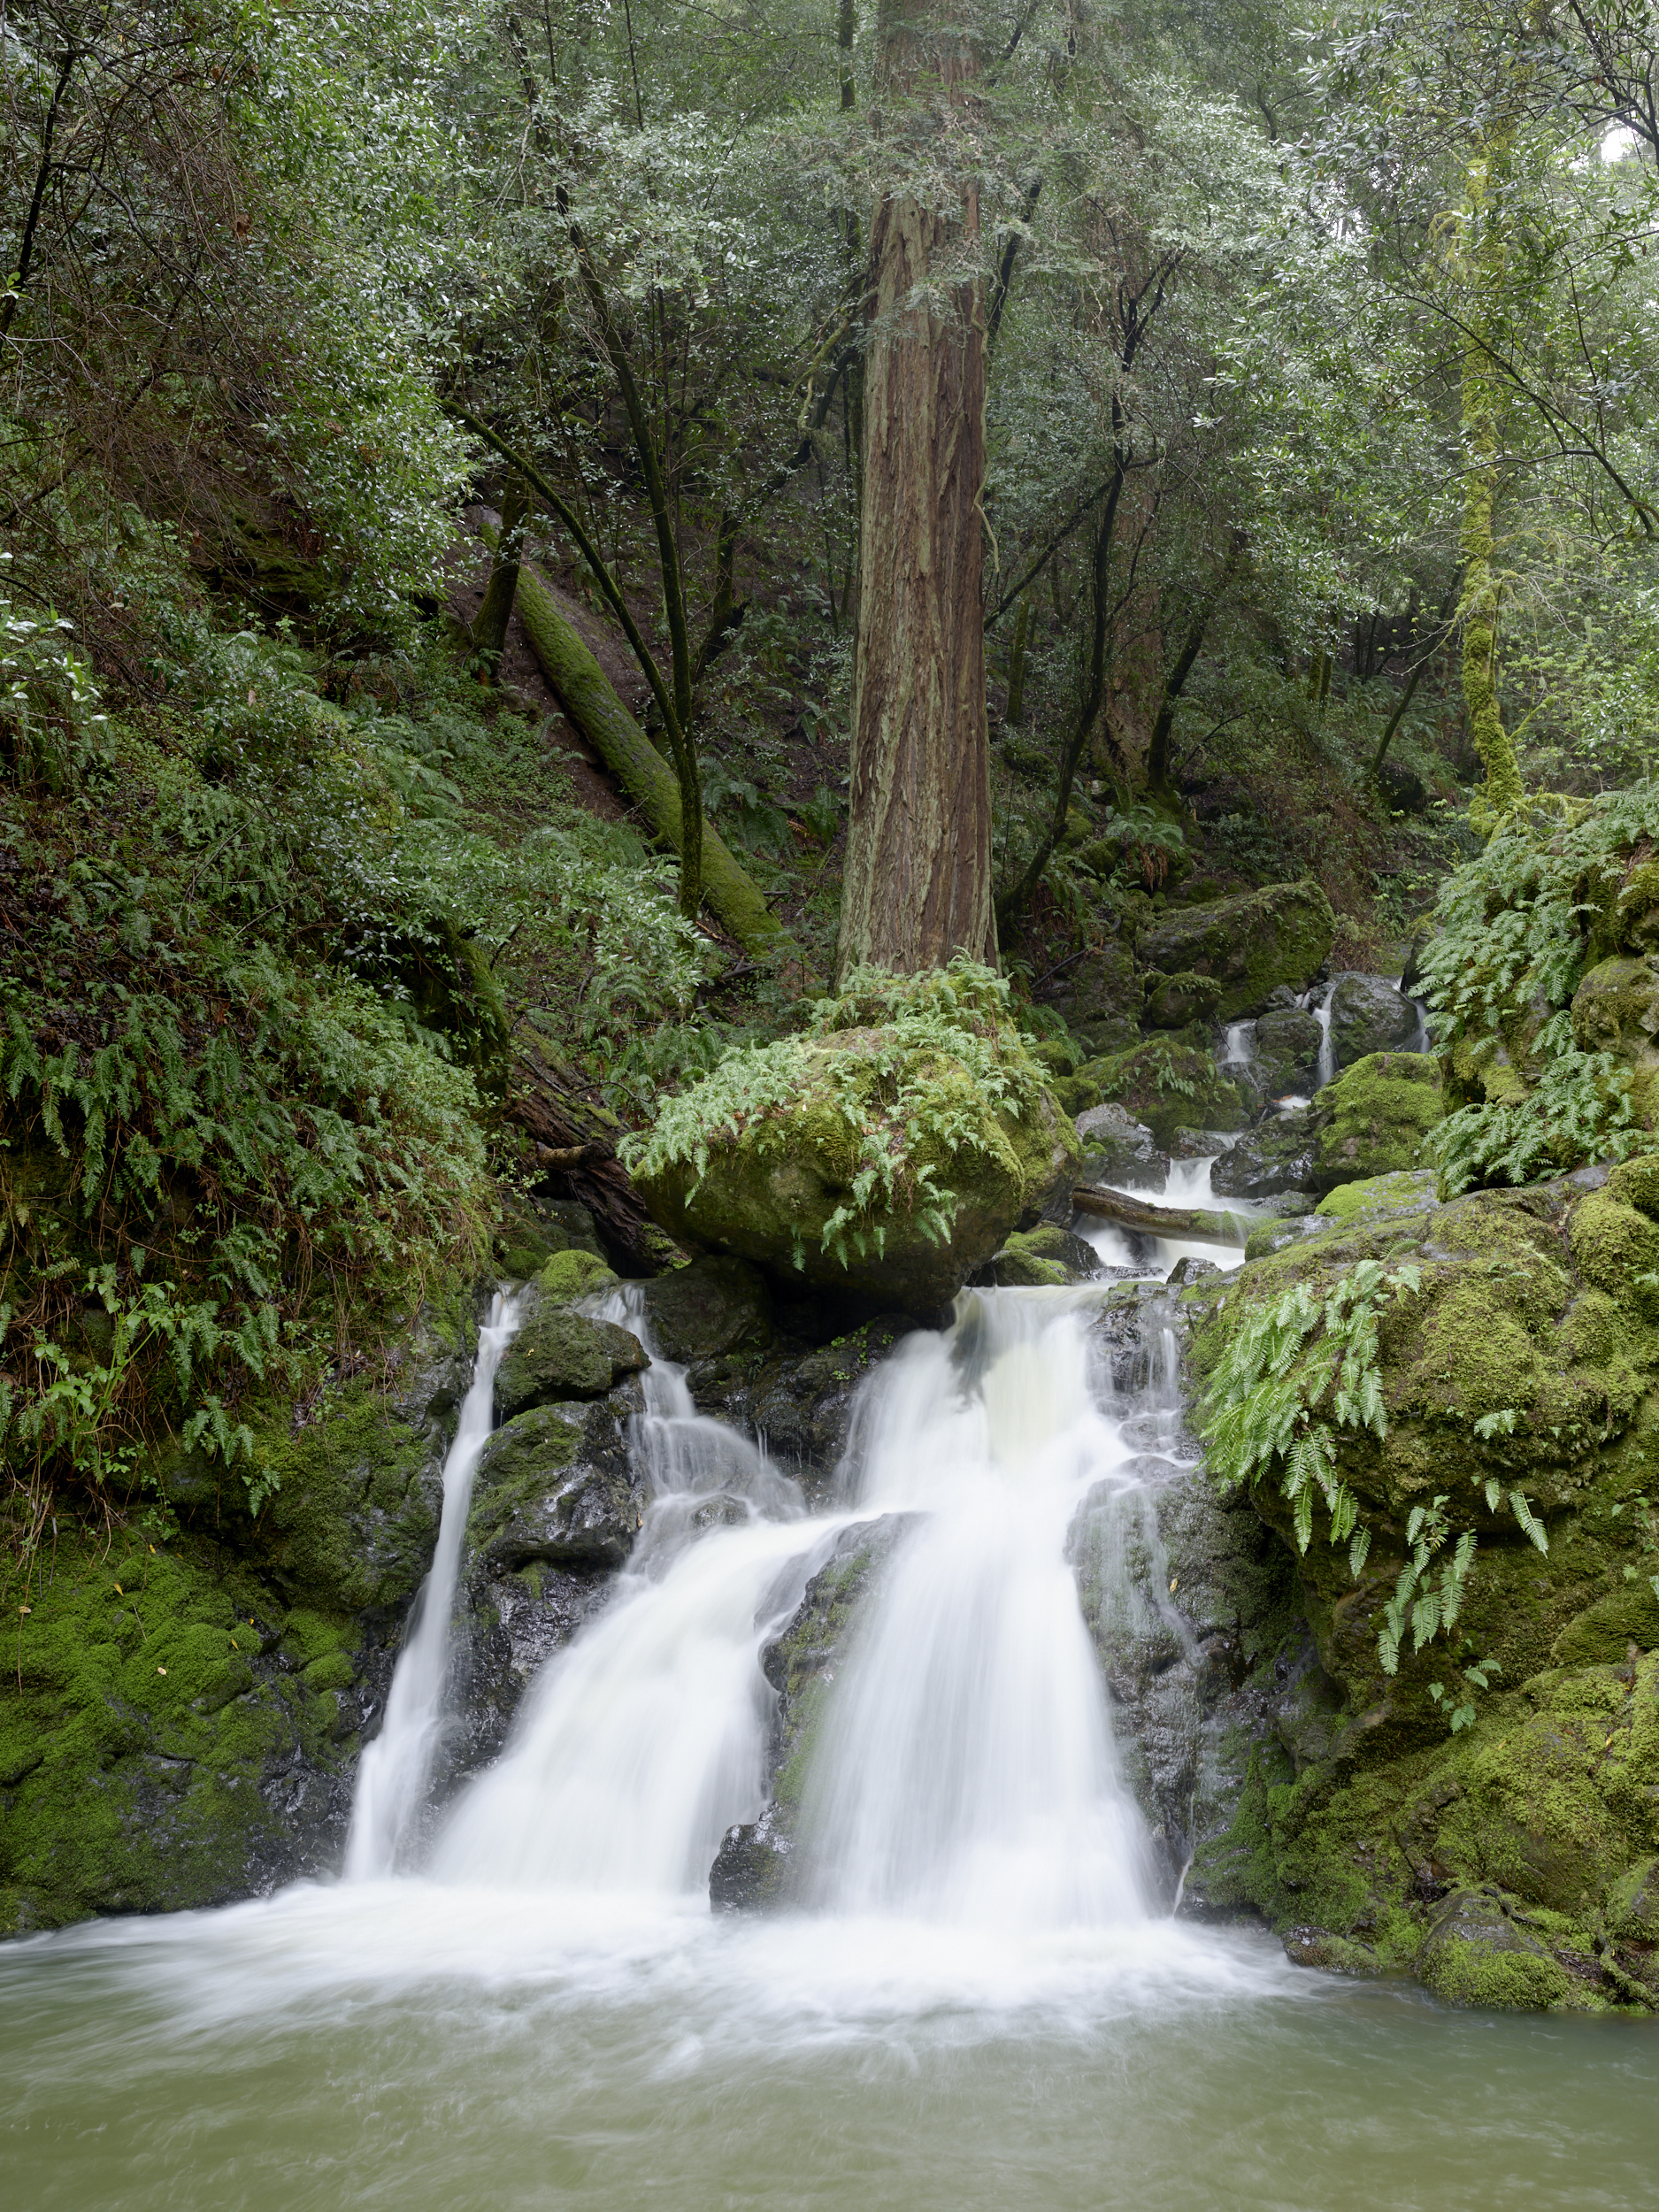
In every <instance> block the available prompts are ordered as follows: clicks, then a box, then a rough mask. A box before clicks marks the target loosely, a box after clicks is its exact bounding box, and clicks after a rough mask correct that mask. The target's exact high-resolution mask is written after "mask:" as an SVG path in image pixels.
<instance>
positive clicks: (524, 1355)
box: [495, 1284, 650, 1420]
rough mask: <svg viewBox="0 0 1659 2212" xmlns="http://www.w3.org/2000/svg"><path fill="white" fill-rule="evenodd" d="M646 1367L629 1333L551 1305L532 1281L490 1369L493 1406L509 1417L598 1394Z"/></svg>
mask: <svg viewBox="0 0 1659 2212" xmlns="http://www.w3.org/2000/svg"><path fill="white" fill-rule="evenodd" d="M649 1365H650V1362H649V1359H648V1358H647V1357H646V1355H645V1350H644V1348H643V1347H642V1346H641V1342H640V1340H639V1339H638V1337H636V1336H634V1334H633V1333H631V1332H630V1331H628V1330H626V1329H623V1328H618V1326H617V1325H616V1323H615V1322H613V1321H595V1320H592V1319H590V1318H589V1317H588V1315H586V1314H581V1313H576V1312H574V1311H572V1309H571V1308H570V1307H569V1306H565V1305H556V1304H555V1303H554V1302H553V1301H552V1300H551V1299H550V1298H549V1297H548V1296H547V1295H546V1294H545V1293H543V1292H542V1290H541V1286H540V1285H539V1284H533V1285H532V1286H530V1288H529V1289H528V1290H527V1291H526V1293H525V1296H524V1304H523V1308H522V1310H521V1314H520V1318H519V1322H518V1331H517V1333H515V1335H514V1336H513V1339H512V1340H511V1343H510V1344H509V1345H508V1347H507V1348H506V1350H505V1351H504V1352H503V1354H502V1357H501V1365H500V1366H499V1367H498V1368H497V1369H496V1371H495V1405H496V1409H497V1411H498V1412H499V1413H500V1415H501V1417H502V1418H503V1420H510V1419H511V1417H512V1416H513V1415H514V1414H515V1413H522V1412H523V1411H524V1410H525V1409H526V1407H527V1406H544V1405H553V1404H556V1403H557V1402H558V1401H559V1400H561V1399H565V1398H603V1396H604V1394H605V1393H606V1392H607V1391H609V1390H611V1389H613V1388H614V1387H615V1386H616V1385H617V1384H618V1383H619V1382H620V1381H621V1380H622V1379H623V1378H624V1376H626V1375H637V1374H638V1373H639V1372H640V1371H641V1369H642V1368H645V1367H649Z"/></svg>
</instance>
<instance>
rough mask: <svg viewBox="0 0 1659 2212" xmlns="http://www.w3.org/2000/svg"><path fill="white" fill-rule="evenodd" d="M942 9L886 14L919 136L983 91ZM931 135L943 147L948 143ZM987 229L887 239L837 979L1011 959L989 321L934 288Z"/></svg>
mask: <svg viewBox="0 0 1659 2212" xmlns="http://www.w3.org/2000/svg"><path fill="white" fill-rule="evenodd" d="M948 21H949V12H948V10H947V9H946V8H945V7H944V6H943V5H942V4H941V0H882V8H881V16H880V35H881V61H882V71H883V77H884V81H885V83H886V86H887V89H888V90H889V92H891V93H892V94H893V95H895V98H902V99H903V100H905V101H906V102H907V107H906V110H905V116H904V119H905V121H906V122H907V123H908V122H910V121H915V120H918V119H920V118H921V117H922V116H923V115H924V114H925V112H926V108H927V106H928V105H929V104H933V108H934V111H935V113H936V112H937V104H939V103H942V102H955V101H960V100H962V99H964V97H965V96H966V93H965V89H964V88H966V87H967V86H968V85H969V84H970V83H971V81H972V79H973V77H974V76H975V75H976V74H977V73H978V58H977V56H976V53H975V51H974V48H973V45H972V42H971V41H970V40H969V39H967V38H965V37H964V35H962V34H961V33H960V32H959V31H956V30H952V29H949V28H943V29H937V28H935V27H934V26H936V25H938V24H940V23H941V22H943V23H948ZM942 136H943V134H942V133H937V134H934V142H937V140H938V139H939V138H942ZM978 228H979V203H978V196H977V194H976V193H975V192H974V191H973V190H972V189H969V190H967V191H966V192H964V196H963V199H962V203H961V206H960V211H959V213H953V214H951V215H949V216H946V215H941V214H940V213H937V212H935V211H933V209H931V208H929V207H926V206H924V205H923V204H921V203H920V202H919V201H918V200H915V199H912V198H910V197H909V196H906V195H904V194H902V193H895V194H892V195H890V196H887V198H885V199H884V200H882V202H881V203H880V204H879V206H878V208H877V210H876V212H875V219H874V222H873V225H872V234H871V249H870V265H871V272H872V282H871V289H870V296H869V298H868V300H867V302H866V308H865V313H866V318H867V323H868V345H867V349H866V352H865V357H864V385H863V395H862V398H863V417H864V451H863V488H862V500H861V507H860V517H859V554H858V557H859V575H860V585H859V594H858V620H857V629H856V644H855V650H854V662H853V757H852V790H851V804H850V810H849V829H848V839H847V863H846V868H845V871H844V874H843V879H842V888H841V947H840V968H841V973H842V975H843V976H844V975H845V974H846V972H848V970H849V969H850V968H851V967H853V966H855V965H856V964H857V963H859V962H861V961H869V962H872V963H873V964H876V965H878V966H879V967H884V968H887V969H891V970H893V971H894V972H896V973H899V974H910V973H913V972H916V971H918V970H919V969H924V968H932V967H939V966H941V965H942V964H944V963H945V962H946V961H948V960H949V958H950V956H951V955H952V954H953V953H957V952H965V953H969V954H971V955H972V956H973V957H974V958H975V959H979V960H991V959H994V958H995V942H996V941H995V924H994V920H993V916H992V908H991V794H990V754H989V741H988V736H987V728H986V715H985V634H984V623H983V615H982V611H981V604H980V580H981V572H982V569H983V565H984V564H983V554H982V549H981V542H980V514H979V497H980V493H981V490H982V488H983V486H984V480H985V315H984V301H983V296H982V291H981V287H980V285H979V282H978V281H977V280H971V279H969V280H962V281H958V282H956V283H954V284H952V285H951V287H950V290H949V296H947V297H946V298H944V299H942V300H941V298H939V296H937V292H936V290H933V289H932V288H933V287H936V285H937V283H938V281H939V279H938V277H937V275H936V270H937V269H938V268H939V266H940V265H941V264H943V263H945V262H946V261H947V258H948V257H951V256H953V255H955V254H957V253H959V252H960V250H961V249H962V248H963V247H964V245H965V246H967V247H968V248H969V249H970V250H972V244H973V242H974V240H975V239H976V237H977V234H978Z"/></svg>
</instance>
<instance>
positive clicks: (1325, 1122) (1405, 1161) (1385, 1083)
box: [1316, 1052, 1446, 1187]
mask: <svg viewBox="0 0 1659 2212" xmlns="http://www.w3.org/2000/svg"><path fill="white" fill-rule="evenodd" d="M1319 1107H1320V1118H1321V1126H1320V1129H1319V1133H1318V1137H1317V1166H1316V1175H1317V1180H1318V1181H1319V1183H1320V1184H1321V1185H1322V1186H1325V1187H1329V1186H1331V1185H1333V1184H1337V1183H1348V1182H1363V1181H1370V1180H1372V1179H1375V1178H1377V1177H1379V1176H1385V1175H1397V1174H1401V1173H1404V1172H1406V1171H1409V1170H1410V1169H1412V1168H1415V1167H1416V1166H1417V1164H1418V1158H1419V1156H1420V1154H1421V1152H1422V1148H1423V1140H1424V1139H1425V1137H1426V1136H1427V1135H1428V1133H1429V1132H1430V1131H1431V1130H1432V1129H1433V1128H1435V1127H1437V1126H1438V1125H1439V1124H1440V1122H1441V1121H1443V1120H1444V1119H1445V1118H1446V1106H1445V1102H1444V1100H1443V1098H1442V1097H1441V1094H1440V1069H1439V1067H1438V1066H1437V1064H1436V1063H1435V1062H1434V1061H1433V1060H1432V1059H1430V1058H1429V1057H1428V1056H1426V1055H1425V1054H1424V1053H1420V1052H1371V1053H1368V1054H1367V1055H1366V1056H1365V1057H1364V1058H1363V1060H1356V1061H1355V1063H1354V1064H1353V1066H1352V1067H1350V1068H1344V1069H1343V1071H1342V1072H1341V1074H1340V1075H1339V1076H1338V1077H1337V1079H1336V1080H1335V1081H1334V1082H1333V1083H1327V1084H1326V1086H1325V1089H1324V1090H1323V1091H1322V1092H1321V1093H1320V1094H1319Z"/></svg>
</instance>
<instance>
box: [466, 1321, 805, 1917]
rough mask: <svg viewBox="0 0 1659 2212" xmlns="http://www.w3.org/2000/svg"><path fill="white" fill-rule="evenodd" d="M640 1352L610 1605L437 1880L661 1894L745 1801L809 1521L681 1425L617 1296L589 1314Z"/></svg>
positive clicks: (547, 1693) (681, 1394) (563, 1656)
mask: <svg viewBox="0 0 1659 2212" xmlns="http://www.w3.org/2000/svg"><path fill="white" fill-rule="evenodd" d="M604 1312H605V1315H606V1317H607V1318H609V1319H612V1320H615V1321H618V1322H620V1323H622V1324H623V1325H625V1326H626V1327H627V1328H630V1329H632V1330H633V1331H634V1333H636V1334H637V1335H638V1336H639V1337H640V1338H641V1341H642V1342H643V1343H645V1345H646V1348H647V1349H648V1350H651V1351H652V1362H651V1365H650V1366H649V1368H648V1369H647V1371H646V1374H645V1379H644V1390H645V1410H644V1412H643V1413H642V1414H641V1415H640V1416H639V1417H637V1419H636V1421H635V1423H634V1435H633V1438H632V1443H633V1448H634V1454H635V1457H636V1461H638V1462H639V1463H642V1466H643V1470H644V1471H645V1474H646V1479H647V1486H648V1488H649V1493H650V1501H649V1505H648V1507H647V1510H646V1514H645V1522H644V1526H643V1528H642V1529H641V1533H640V1537H639V1540H638V1541H637V1542H636V1544H635V1546H634V1554H633V1556H632V1558H631V1560H630V1562H629V1564H628V1567H627V1570H626V1572H625V1573H624V1574H623V1575H622V1576H621V1577H620V1578H619V1580H618V1586H617V1588H616V1589H615V1591H614V1592H613V1594H612V1595H611V1600H610V1602H609V1603H608V1604H607V1605H606V1606H605V1607H604V1609H603V1611H602V1612H601V1613H600V1614H599V1615H598V1617H596V1618H595V1620H594V1621H593V1622H592V1623H591V1624H588V1627H587V1628H586V1629H585V1630H584V1632H583V1633H582V1634H581V1635H580V1636H579V1637H578V1638H577V1640H575V1642H574V1643H573V1644H572V1645H571V1646H570V1647H568V1648H567V1649H566V1650H565V1651H563V1652H561V1653H559V1654H557V1655H556V1656H555V1657H554V1658H553V1659H552V1660H551V1661H550V1662H549V1664H548V1666H547V1667H546V1668H545V1669H544V1670H543V1671H542V1673H541V1676H540V1677H539V1678H538V1679H537V1681H536V1682H535V1684H534V1686H533V1688H532V1690H531V1692H530V1694H529V1698H528V1700H527V1702H526V1709H525V1711H524V1713H523V1714H522V1716H521V1717H520V1719H519V1722H518V1726H517V1728H516V1730H515V1732H514V1735H513V1740H512V1741H511V1744H510V1746H509V1747H508V1749H507V1751H506V1752H505V1754H504V1755H503V1757H502V1759H501V1760H500V1761H499V1762H498V1763H497V1764H496V1765H495V1766H494V1767H493V1768H491V1769H490V1770H488V1772H487V1773H485V1774H483V1775H481V1776H480V1778H478V1779H477V1780H476V1781H475V1782H474V1783H473V1784H472V1786H471V1787H470V1788H469V1789H468V1790H467V1792H466V1793H465V1794H464V1796H463V1797H462V1799H461V1801H460V1802H459V1804H458V1805H457V1808H456V1809H455V1812H454V1814H453V1816H452V1817H451V1819H450V1821H449V1824H448V1827H447V1828H446V1831H445V1832H444V1834H443V1836H442V1839H440V1842H439V1845H438V1848H437V1850H436V1852H435V1854H434V1860H433V1866H432V1871H433V1873H434V1876H435V1877H436V1878H438V1879H440V1880H442V1881H448V1882H455V1883H467V1884H477V1885H480V1886H497V1887H503V1886H504V1887H513V1888H520V1889H526V1888H527V1889H559V1888H569V1889H579V1890H611V1891H628V1892H636V1893H638V1892H657V1893H683V1892H686V1891H690V1890H695V1888H697V1886H699V1884H702V1885H703V1886H705V1887H706V1885H707V1881H708V1874H709V1864H710V1860H711V1859H712V1858H713V1856H714V1854H715V1851H716V1850H717V1848H718V1845H719V1841H720V1838H721V1837H722V1836H723V1835H724V1834H725V1832H726V1829H727V1828H728V1827H729V1826H731V1824H733V1822H734V1821H738V1820H741V1819H745V1818H748V1817H749V1816H752V1815H753V1813H754V1812H755V1810H756V1809H757V1806H758V1803H759V1801H760V1797H761V1793H762V1791H763V1788H764V1759H765V1747H766V1726H767V1719H768V1701H769V1697H770V1693H769V1692H768V1690H767V1686H766V1683H765V1680H764V1677H763V1676H762V1674H761V1671H760V1666H759V1652H760V1647H761V1645H762V1644H763V1643H764V1640H765V1639H766V1637H767V1635H768V1634H769V1633H770V1632H772V1631H773V1629H774V1628H775V1626H776V1625H777V1624H779V1623H780V1621H781V1620H783V1619H786V1618H787V1616H788V1615H789V1613H790V1612H791V1611H793V1609H794V1608H795V1604H796V1603H797V1602H798V1601H799V1598H800V1594H801V1590H802V1587H803V1585H804V1583H805V1581H806V1578H807V1576H808V1574H809V1572H810V1568H811V1564H812V1560H813V1555H814V1552H815V1550H816V1549H817V1548H821V1533H822V1530H821V1527H820V1526H819V1525H813V1526H811V1527H805V1526H803V1507H802V1502H801V1494H800V1491H799V1489H798V1488H797V1487H796V1486H795V1484H794V1483H792V1482H790V1481H788V1480H787V1478H785V1477H783V1476H781V1475H780V1474H779V1473H778V1472H777V1471H776V1470H775V1469H773V1468H772V1466H771V1465H770V1463H768V1462H767V1460H766V1458H765V1456H764V1454H763V1453H761V1452H760V1451H758V1450H757V1448H756V1447H755V1446H754V1445H752V1444H750V1443H749V1441H748V1440H746V1439H745V1438H743V1437H741V1436H740V1435H739V1434H738V1433H737V1432H736V1431H735V1430H733V1429H731V1428H728V1427H726V1425H725V1424H723V1423H721V1422H718V1421H713V1420H709V1419H707V1418H705V1417H703V1416H701V1415H699V1414H698V1413H697V1412H696V1410H695V1407H694V1406H693V1404H692V1401H691V1394H690V1392H689V1391H688V1390H687V1386H686V1379H685V1371H684V1369H683V1368H680V1367H678V1366H676V1365H674V1364H673V1363H672V1362H671V1361H668V1360H664V1358H663V1357H662V1356H661V1355H660V1353H657V1351H655V1349H654V1348H653V1347H652V1343H651V1339H650V1334H649V1328H648V1326H647V1325H646V1322H645V1318H644V1309H643V1302H642V1300H641V1296H640V1294H639V1292H638V1291H637V1290H626V1291H624V1292H622V1293H620V1294H618V1296H616V1297H615V1298H613V1299H612V1300H611V1302H609V1303H608V1304H607V1306H606V1307H605V1309H604Z"/></svg>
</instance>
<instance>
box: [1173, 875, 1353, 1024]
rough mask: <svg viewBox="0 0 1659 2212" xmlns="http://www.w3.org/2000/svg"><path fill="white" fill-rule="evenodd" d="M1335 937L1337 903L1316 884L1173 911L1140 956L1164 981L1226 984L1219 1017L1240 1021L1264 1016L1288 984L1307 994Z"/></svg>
mask: <svg viewBox="0 0 1659 2212" xmlns="http://www.w3.org/2000/svg"><path fill="white" fill-rule="evenodd" d="M1335 933H1336V920H1335V917H1334V916H1333V913H1332V911H1331V905H1330V902H1329V900H1328V899H1327V898H1326V897H1325V893H1324V891H1323V890H1322V889H1321V888H1320V887H1319V886H1318V884H1317V883H1316V882H1314V881H1313V880H1312V879H1311V878H1309V879H1304V880H1303V881H1302V882H1300V883H1275V884H1270V885H1268V886H1267V887H1265V888H1264V889H1263V890H1260V891H1247V892H1244V893H1242V894H1240V895H1236V896H1234V897H1231V898H1222V899H1211V900H1209V901H1207V902H1205V903H1204V904H1203V905H1202V906H1196V907H1192V908H1188V909H1187V910H1179V911H1175V912H1170V913H1166V914H1164V916H1163V917H1161V918H1160V919H1158V920H1157V921H1156V922H1155V923H1154V924H1153V926H1151V927H1150V928H1149V929H1147V930H1145V931H1144V932H1143V933H1142V934H1141V944H1140V953H1141V962H1142V964H1143V965H1144V966H1146V967H1148V968H1155V969H1156V970H1158V971H1159V972H1161V973H1162V974H1164V975H1166V976H1179V975H1183V974H1187V973H1195V974H1198V975H1202V976H1209V977H1211V978H1213V979H1215V980H1216V981H1217V982H1218V983H1219V984H1220V986H1221V990H1220V994H1219V996H1218V997H1217V1001H1216V1003H1215V1008H1214V1018H1216V1019H1217V1020H1218V1021H1234V1020H1236V1019H1237V1018H1238V1017H1239V1016H1240V1014H1253V1013H1256V1012H1258V1011H1259V1010H1261V1009H1262V1008H1263V1007H1264V1006H1265V1005H1266V1003H1267V1002H1268V999H1269V997H1270V995H1271V993H1272V992H1273V991H1274V990H1275V989H1276V988H1277V987H1279V986H1280V985H1281V984H1282V985H1286V986H1288V987H1290V988H1291V989H1292V990H1295V991H1302V990H1305V989H1306V988H1307V987H1308V985H1309V984H1310V983H1311V982H1312V980H1313V979H1314V977H1315V976H1316V975H1317V973H1318V971H1319V969H1320V968H1321V967H1322V966H1323V964H1324V963H1325V960H1326V958H1327V957H1328V956H1329V954H1330V950H1331V946H1332V943H1333V940H1334V937H1335Z"/></svg>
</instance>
